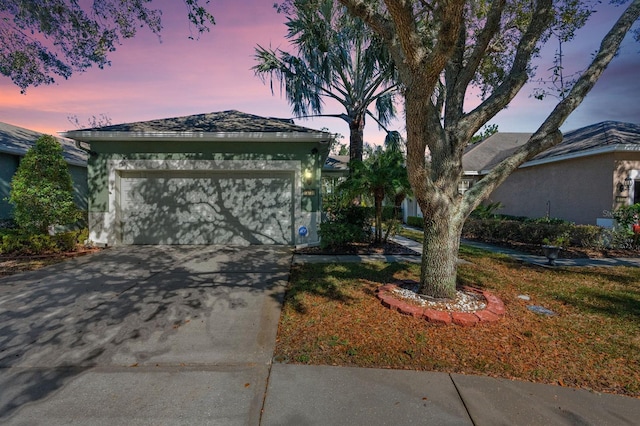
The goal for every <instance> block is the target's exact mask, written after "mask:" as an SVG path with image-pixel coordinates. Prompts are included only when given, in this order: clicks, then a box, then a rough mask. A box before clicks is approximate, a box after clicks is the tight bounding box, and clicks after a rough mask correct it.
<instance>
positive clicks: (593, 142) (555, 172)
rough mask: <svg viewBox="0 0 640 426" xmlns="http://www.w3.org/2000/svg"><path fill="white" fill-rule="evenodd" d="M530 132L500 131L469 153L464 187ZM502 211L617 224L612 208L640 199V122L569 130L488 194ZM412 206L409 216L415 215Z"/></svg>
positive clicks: (612, 123) (510, 213) (463, 189)
mask: <svg viewBox="0 0 640 426" xmlns="http://www.w3.org/2000/svg"><path fill="white" fill-rule="evenodd" d="M530 136H531V134H529V133H501V132H498V133H496V134H494V135H492V136H491V137H489V138H487V139H485V140H484V141H482V142H480V143H477V144H475V145H472V146H470V147H469V148H468V149H467V151H466V152H465V154H464V156H463V160H462V162H463V167H464V170H465V179H464V181H463V184H462V185H461V188H460V191H461V192H464V191H465V190H466V189H468V188H469V187H470V186H471V185H473V183H474V182H476V181H478V180H479V179H482V177H483V176H485V175H486V174H487V173H488V172H489V171H490V170H491V169H492V168H493V167H495V166H496V165H497V164H498V163H499V162H500V161H502V160H503V159H505V158H506V157H507V156H509V155H510V154H511V153H513V152H514V151H515V150H516V149H518V148H519V147H520V146H521V145H523V144H525V143H526V142H527V140H528V139H529V137H530ZM487 202H500V203H502V206H503V207H502V209H500V210H499V213H501V214H508V215H513V216H526V217H531V218H537V217H545V216H548V217H554V218H561V219H565V220H568V221H571V222H575V223H577V224H591V225H596V224H600V225H603V226H609V225H611V220H610V219H609V218H608V217H607V216H608V215H607V212H609V211H612V210H615V209H616V208H618V207H620V206H622V205H629V204H634V203H638V202H640V125H638V124H632V123H621V122H615V121H605V122H602V123H598V124H594V125H591V126H587V127H583V128H581V129H578V130H574V131H571V132H568V133H566V134H565V135H564V138H563V141H562V142H561V143H560V144H558V145H556V146H555V147H553V148H551V149H549V150H547V151H545V152H543V153H541V154H539V155H537V156H536V157H535V158H534V159H532V160H531V161H528V162H526V163H524V164H523V165H522V166H520V168H519V169H518V170H516V171H515V172H514V173H513V174H512V175H511V176H509V177H508V178H507V180H506V181H505V182H504V183H503V184H502V185H500V186H499V187H498V188H497V189H496V190H495V191H494V192H493V193H492V194H491V195H490V197H489V198H488V200H487ZM412 208H414V209H415V207H413V206H411V205H408V206H407V210H408V211H407V212H406V214H407V215H410V216H411V215H417V216H419V215H420V213H419V211H417V209H416V213H417V214H412V210H411V209H412Z"/></svg>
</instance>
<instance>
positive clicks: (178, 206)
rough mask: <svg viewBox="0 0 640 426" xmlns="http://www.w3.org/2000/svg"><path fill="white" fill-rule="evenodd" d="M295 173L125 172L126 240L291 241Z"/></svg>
mask: <svg viewBox="0 0 640 426" xmlns="http://www.w3.org/2000/svg"><path fill="white" fill-rule="evenodd" d="M293 188H294V185H293V174H292V173H286V172H266V171H265V172H260V171H220V172H212V171H175V170H174V171H125V172H122V173H121V174H120V198H121V203H120V205H121V229H122V242H123V243H124V244H232V245H246V244H293V239H294V237H293V234H292V232H293V228H292V225H293V202H292V200H293V193H292V191H293Z"/></svg>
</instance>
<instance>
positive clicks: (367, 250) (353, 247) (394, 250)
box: [296, 241, 419, 255]
mask: <svg viewBox="0 0 640 426" xmlns="http://www.w3.org/2000/svg"><path fill="white" fill-rule="evenodd" d="M296 254H328V255H339V254H358V255H367V254H399V255H403V254H406V255H418V254H419V253H417V252H415V251H413V250H411V249H409V248H407V247H405V246H403V245H401V244H397V243H394V242H392V241H388V242H386V243H382V244H370V243H350V244H347V245H345V246H340V247H327V248H322V247H305V248H300V249H297V250H296Z"/></svg>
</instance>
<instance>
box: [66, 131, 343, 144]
mask: <svg viewBox="0 0 640 426" xmlns="http://www.w3.org/2000/svg"><path fill="white" fill-rule="evenodd" d="M60 134H61V135H62V136H64V137H66V138H69V139H74V140H76V141H82V142H90V141H100V142H108V141H134V140H135V141H143V142H146V141H148V142H157V141H159V140H171V141H185V142H186V141H203V142H213V141H244V142H249V141H263V142H320V143H321V144H328V143H329V141H330V140H331V139H333V135H332V134H330V133H326V132H158V131H151V132H121V131H108V132H96V131H70V132H62V133H60Z"/></svg>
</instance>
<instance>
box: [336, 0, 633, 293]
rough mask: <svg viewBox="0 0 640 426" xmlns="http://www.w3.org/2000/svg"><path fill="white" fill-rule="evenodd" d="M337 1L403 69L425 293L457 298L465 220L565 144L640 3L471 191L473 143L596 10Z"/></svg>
mask: <svg viewBox="0 0 640 426" xmlns="http://www.w3.org/2000/svg"><path fill="white" fill-rule="evenodd" d="M339 1H340V2H341V3H342V4H344V5H345V6H346V7H347V8H348V10H349V11H350V13H352V14H353V15H354V16H358V17H360V18H361V19H362V20H364V21H365V22H366V23H367V24H368V25H369V26H370V28H372V29H373V30H374V31H375V32H376V33H377V34H378V35H379V36H380V37H381V39H382V40H383V41H384V43H385V45H386V46H387V48H388V49H389V51H390V52H391V55H392V57H393V59H394V63H395V64H396V66H397V71H398V76H399V81H400V83H401V84H402V91H403V95H404V107H405V115H406V130H407V167H408V172H409V179H410V181H411V185H412V187H413V191H414V195H415V197H416V199H417V202H418V204H419V206H420V209H421V210H422V212H423V213H424V247H423V248H424V253H423V257H422V270H421V288H420V291H421V292H422V293H424V294H427V295H430V296H434V297H452V296H453V294H454V293H455V288H456V263H457V254H458V249H459V245H460V234H461V231H462V225H463V224H464V221H465V220H466V218H467V217H468V216H469V214H470V213H471V211H473V210H474V209H475V208H476V207H477V206H478V205H479V204H480V203H481V202H482V201H483V200H484V199H486V198H487V197H488V196H489V194H491V192H492V191H493V190H494V189H495V188H496V187H497V186H498V185H500V184H501V183H502V182H503V181H504V180H505V179H506V178H507V177H508V176H509V175H510V174H511V173H512V172H513V171H515V170H516V169H517V168H518V166H520V165H521V164H522V163H524V162H525V161H527V160H529V159H531V158H532V157H534V156H535V155H536V154H538V153H540V152H542V151H544V150H546V149H548V148H550V147H552V146H554V145H556V144H558V143H559V142H560V141H561V140H562V134H561V132H560V131H559V128H560V126H561V125H562V124H563V122H564V121H565V120H566V118H567V117H568V116H569V114H570V113H571V112H572V111H574V110H575V109H576V108H577V107H578V105H579V104H580V103H581V102H582V100H583V99H584V98H585V96H586V95H587V93H588V92H589V91H590V90H591V88H593V86H594V85H595V83H596V81H597V80H598V78H599V77H600V76H601V75H602V72H603V71H604V70H605V68H606V67H607V65H608V64H609V62H610V61H611V60H612V59H613V57H614V56H615V55H616V53H617V51H618V48H619V46H620V43H621V42H622V40H623V38H624V37H625V35H626V34H627V33H628V32H629V31H630V30H631V28H632V26H633V24H634V23H635V22H636V21H637V20H638V17H639V16H640V0H633V1H631V2H630V4H629V5H628V6H627V7H626V9H624V11H622V12H621V16H620V18H619V19H618V20H617V21H616V22H615V23H614V24H613V26H612V28H611V30H610V31H609V32H608V33H607V35H606V36H605V37H604V38H603V40H602V42H601V45H600V48H599V49H598V51H597V52H596V54H595V55H594V57H593V60H592V62H591V63H590V65H589V66H588V67H587V68H586V69H585V70H584V71H583V72H582V73H581V74H580V76H579V77H578V78H577V80H576V82H575V84H574V85H573V86H572V87H571V88H570V90H569V91H568V92H566V93H565V94H564V96H563V98H562V99H561V100H560V101H559V102H558V104H557V105H556V107H555V109H554V110H553V111H552V112H551V113H550V114H549V116H548V117H547V118H546V119H545V120H544V122H542V123H541V124H540V126H539V127H538V129H537V130H536V131H535V132H534V133H533V135H532V136H531V138H530V139H529V141H528V142H527V143H526V144H525V145H524V146H522V148H520V149H519V150H517V151H516V152H515V153H514V154H513V155H511V156H510V157H509V158H507V159H505V160H504V161H502V162H501V163H500V164H498V165H497V166H496V167H495V168H494V169H493V170H492V171H491V172H490V173H489V174H488V175H487V176H485V177H484V178H483V179H482V180H480V181H479V182H478V183H476V184H475V185H474V186H473V187H472V188H471V189H470V190H468V191H466V192H465V193H464V194H460V193H459V192H458V184H459V183H460V181H461V179H462V174H463V169H462V154H463V151H464V149H465V147H466V146H467V144H468V143H469V142H470V140H471V138H472V137H473V135H474V134H475V133H476V132H477V131H478V130H479V129H480V128H481V127H482V126H483V125H485V124H486V123H487V122H488V121H489V120H490V119H491V118H493V117H494V116H495V115H496V114H497V113H498V112H500V111H501V110H503V109H504V108H506V107H507V106H508V105H509V103H510V102H511V101H512V100H513V99H514V97H515V96H516V95H517V94H518V92H519V91H520V90H521V89H522V88H523V86H524V85H525V83H526V82H527V80H528V79H529V78H530V77H531V75H532V65H531V63H532V59H533V58H534V57H535V56H536V55H537V54H538V53H539V49H540V46H541V45H542V44H543V43H544V42H546V41H547V40H548V39H549V38H550V37H552V36H553V35H554V34H558V33H562V34H563V36H564V35H568V39H570V38H571V37H572V36H573V35H574V31H575V29H576V28H578V27H579V26H581V25H583V24H584V23H585V22H587V20H586V18H587V17H588V16H589V14H590V9H589V4H587V3H585V2H581V1H578V0H566V1H552V0H535V1H530V0H526V1H522V0H510V1H507V0H494V1H485V0H476V1H464V0H414V1H410V0H339ZM617 3H624V1H622V2H621V1H617ZM587 25H588V23H587ZM473 86H476V87H478V88H479V89H480V90H481V92H482V94H483V98H482V102H481V103H480V105H478V106H477V107H474V108H471V109H470V110H468V109H466V108H465V104H464V102H465V95H466V94H467V93H468V91H469V89H470V88H472V87H473ZM427 150H428V152H427ZM427 154H429V157H430V160H428V161H427V160H426V158H427Z"/></svg>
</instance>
